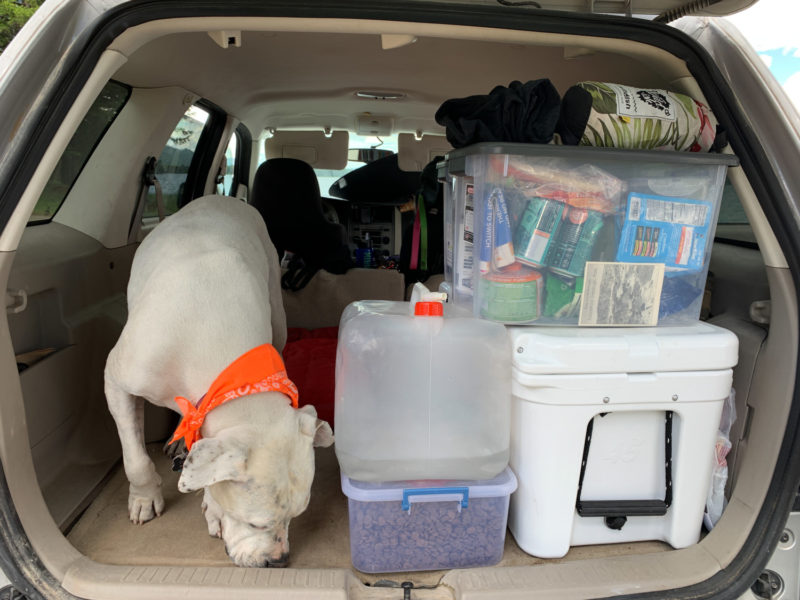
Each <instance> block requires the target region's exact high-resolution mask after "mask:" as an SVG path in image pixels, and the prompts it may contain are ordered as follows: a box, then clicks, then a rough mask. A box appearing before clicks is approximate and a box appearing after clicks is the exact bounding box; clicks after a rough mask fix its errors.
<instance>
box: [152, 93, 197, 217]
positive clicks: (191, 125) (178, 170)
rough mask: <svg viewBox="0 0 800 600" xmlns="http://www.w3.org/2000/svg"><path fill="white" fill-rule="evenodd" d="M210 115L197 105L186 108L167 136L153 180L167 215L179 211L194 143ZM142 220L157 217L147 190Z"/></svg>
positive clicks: (153, 195)
mask: <svg viewBox="0 0 800 600" xmlns="http://www.w3.org/2000/svg"><path fill="white" fill-rule="evenodd" d="M209 117H210V113H209V112H208V111H207V110H205V109H204V108H201V107H199V106H197V105H193V106H190V107H189V110H187V111H186V113H184V115H183V116H182V117H181V120H180V121H178V125H177V126H176V127H175V129H174V130H173V132H172V134H170V136H169V141H168V142H167V145H166V146H164V149H163V150H162V151H161V155H160V156H159V157H158V162H157V163H156V177H157V178H158V181H159V183H160V184H161V192H162V194H163V198H164V209H165V212H166V214H167V215H171V214H172V213H174V212H175V211H177V210H178V207H179V199H180V198H181V196H182V195H183V187H184V185H185V184H186V178H187V176H188V174H189V167H190V166H191V164H192V158H193V157H194V153H195V150H197V143H198V142H199V141H200V136H201V134H202V133H203V130H204V129H205V127H206V125H207V124H208V122H209ZM142 216H143V217H144V218H148V217H158V206H157V205H156V193H155V189H154V188H152V187H151V188H150V190H149V192H148V194H147V200H146V202H145V205H144V212H143V213H142Z"/></svg>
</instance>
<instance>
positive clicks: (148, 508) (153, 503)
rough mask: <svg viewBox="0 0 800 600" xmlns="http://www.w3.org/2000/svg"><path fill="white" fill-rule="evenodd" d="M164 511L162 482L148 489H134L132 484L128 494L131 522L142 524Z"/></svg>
mask: <svg viewBox="0 0 800 600" xmlns="http://www.w3.org/2000/svg"><path fill="white" fill-rule="evenodd" d="M162 512H164V496H163V495H162V494H161V484H159V485H158V486H156V487H155V489H151V490H148V491H143V490H141V489H138V490H134V488H133V486H131V490H130V493H129V494H128V514H129V516H130V519H131V523H134V524H135V525H141V524H142V523H147V521H149V520H151V519H154V518H155V517H158V516H159V515H161V513H162Z"/></svg>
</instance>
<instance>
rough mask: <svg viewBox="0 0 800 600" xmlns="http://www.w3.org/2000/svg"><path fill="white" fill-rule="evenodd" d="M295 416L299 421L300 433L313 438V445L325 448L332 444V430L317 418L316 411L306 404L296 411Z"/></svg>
mask: <svg viewBox="0 0 800 600" xmlns="http://www.w3.org/2000/svg"><path fill="white" fill-rule="evenodd" d="M297 416H298V418H299V419H300V432H301V433H303V434H305V435H307V436H310V437H313V438H314V445H315V446H320V447H322V448H327V447H328V446H330V445H331V444H333V430H332V429H331V426H330V425H328V423H327V422H325V421H322V420H320V419H318V418H317V409H316V408H314V407H313V406H311V405H310V404H306V405H305V406H303V407H301V408H299V409H297Z"/></svg>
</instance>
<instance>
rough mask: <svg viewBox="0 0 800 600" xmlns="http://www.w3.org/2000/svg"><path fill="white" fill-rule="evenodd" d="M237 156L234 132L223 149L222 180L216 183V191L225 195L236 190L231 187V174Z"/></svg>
mask: <svg viewBox="0 0 800 600" xmlns="http://www.w3.org/2000/svg"><path fill="white" fill-rule="evenodd" d="M238 156H239V137H238V136H237V135H236V133H234V134H233V135H232V136H231V139H230V141H229V142H228V147H227V148H226V149H225V173H224V174H223V176H222V181H221V182H218V183H217V193H218V194H224V195H227V196H234V195H235V192H236V190H234V189H233V185H234V181H233V174H234V172H235V168H236V159H237V158H238Z"/></svg>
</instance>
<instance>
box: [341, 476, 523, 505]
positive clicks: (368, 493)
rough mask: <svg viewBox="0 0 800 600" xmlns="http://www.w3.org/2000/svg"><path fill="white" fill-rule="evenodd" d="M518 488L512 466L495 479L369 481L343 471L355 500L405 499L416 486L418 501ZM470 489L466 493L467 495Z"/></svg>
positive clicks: (504, 493)
mask: <svg viewBox="0 0 800 600" xmlns="http://www.w3.org/2000/svg"><path fill="white" fill-rule="evenodd" d="M516 489H517V478H516V476H515V475H514V473H513V472H512V471H511V469H510V468H508V467H506V468H505V469H504V470H503V472H502V473H500V474H499V475H498V476H497V477H494V478H493V479H484V480H480V481H475V480H469V481H465V480H457V479H420V480H414V481H387V482H379V483H375V482H369V481H356V480H354V479H350V478H349V477H347V476H346V475H345V474H344V473H342V491H343V492H344V495H345V496H347V497H348V498H350V499H351V500H358V501H360V502H387V501H393V500H396V501H398V502H403V501H404V500H405V499H407V498H408V497H409V496H414V490H420V491H422V492H424V493H425V494H426V496H425V498H423V497H422V494H420V495H419V497H418V498H417V499H416V500H415V501H418V502H420V501H429V502H436V501H447V500H450V499H452V498H451V496H452V497H453V498H455V496H459V498H462V497H463V498H465V499H467V500H468V499H469V498H496V497H498V496H510V495H511V493H512V492H513V491H514V490H516ZM464 493H466V496H464Z"/></svg>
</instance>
